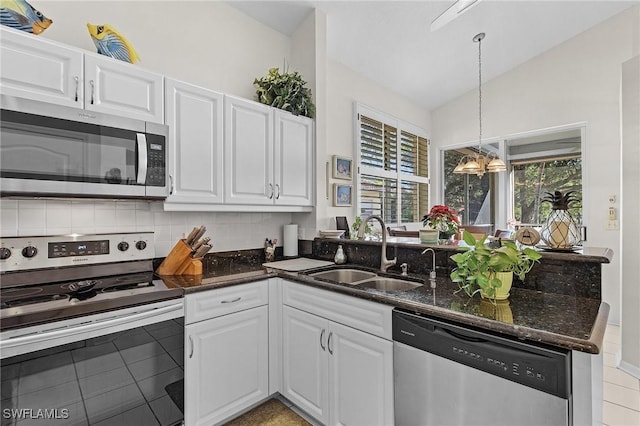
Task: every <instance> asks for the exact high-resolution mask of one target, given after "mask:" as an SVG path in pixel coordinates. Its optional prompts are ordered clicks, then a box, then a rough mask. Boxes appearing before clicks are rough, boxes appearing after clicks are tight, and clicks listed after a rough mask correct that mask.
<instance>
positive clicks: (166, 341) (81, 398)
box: [1, 319, 184, 426]
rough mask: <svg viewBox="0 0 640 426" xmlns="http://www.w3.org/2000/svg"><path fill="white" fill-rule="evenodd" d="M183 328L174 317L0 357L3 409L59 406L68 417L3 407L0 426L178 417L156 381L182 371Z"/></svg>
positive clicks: (106, 424) (102, 424)
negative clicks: (27, 415)
mask: <svg viewBox="0 0 640 426" xmlns="http://www.w3.org/2000/svg"><path fill="white" fill-rule="evenodd" d="M183 331H184V323H183V320H182V319H176V320H170V321H165V322H162V323H157V324H152V325H149V326H146V327H143V328H136V329H133V330H127V331H123V332H120V333H115V334H110V335H107V336H101V337H96V338H93V339H90V340H87V341H85V342H78V343H72V344H69V345H65V346H64V347H58V348H52V349H47V350H44V351H40V352H39V357H38V358H37V359H34V358H33V355H32V354H29V355H28V356H25V357H20V358H18V357H13V358H10V359H8V360H3V362H2V409H3V410H4V409H6V408H16V409H22V408H32V409H38V408H40V409H56V408H57V409H62V408H65V409H67V410H68V418H66V419H58V420H46V421H43V420H42V419H24V418H23V419H21V420H17V421H16V420H13V419H8V418H5V417H7V416H5V415H4V411H3V415H2V416H1V420H2V423H1V425H2V426H5V425H7V426H28V425H31V424H40V425H42V424H47V425H57V424H59V425H65V426H66V425H96V426H110V425H136V426H146V425H154V426H157V425H162V426H165V425H174V424H176V423H178V424H179V423H180V422H181V420H182V413H181V412H180V410H179V409H178V408H177V406H176V405H175V404H174V403H173V401H172V400H171V398H170V397H169V396H168V395H167V393H166V391H165V389H164V388H165V386H166V385H168V384H170V383H173V382H175V381H177V380H180V379H182V378H183V369H184V356H183V352H184V349H183V344H184V343H183V339H184V337H183V336H184V333H183ZM60 413H61V414H62V411H60Z"/></svg>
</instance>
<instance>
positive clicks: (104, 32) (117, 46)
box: [87, 24, 140, 64]
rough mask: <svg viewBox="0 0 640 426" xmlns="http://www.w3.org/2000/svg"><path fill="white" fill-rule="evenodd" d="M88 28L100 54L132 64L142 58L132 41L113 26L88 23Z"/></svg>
mask: <svg viewBox="0 0 640 426" xmlns="http://www.w3.org/2000/svg"><path fill="white" fill-rule="evenodd" d="M87 28H88V29H89V35H90V36H91V39H92V40H93V43H94V44H95V45H96V49H98V53H99V54H101V55H105V56H111V57H112V58H115V59H119V60H121V61H125V62H131V63H132V64H133V63H135V62H137V61H138V60H140V58H139V57H138V54H137V53H136V51H135V50H134V48H133V46H132V45H131V43H129V42H128V41H127V39H126V38H124V37H123V36H122V35H121V34H120V33H119V32H117V31H116V30H115V29H114V28H113V27H111V26H109V25H107V24H104V25H93V24H87Z"/></svg>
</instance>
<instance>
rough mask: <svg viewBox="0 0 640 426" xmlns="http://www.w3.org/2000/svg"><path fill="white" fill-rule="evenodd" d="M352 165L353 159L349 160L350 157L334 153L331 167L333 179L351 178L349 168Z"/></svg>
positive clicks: (350, 168)
mask: <svg viewBox="0 0 640 426" xmlns="http://www.w3.org/2000/svg"><path fill="white" fill-rule="evenodd" d="M352 166H353V161H352V160H351V158H347V157H341V156H339V155H334V156H333V167H332V170H333V172H332V173H331V176H333V178H334V179H349V180H351V177H352V173H351V170H352V168H353V167H352Z"/></svg>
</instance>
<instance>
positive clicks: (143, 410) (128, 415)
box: [94, 404, 158, 426]
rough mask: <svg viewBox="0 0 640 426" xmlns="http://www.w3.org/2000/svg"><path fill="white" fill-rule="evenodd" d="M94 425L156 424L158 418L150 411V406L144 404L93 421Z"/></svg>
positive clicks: (153, 425)
mask: <svg viewBox="0 0 640 426" xmlns="http://www.w3.org/2000/svg"><path fill="white" fill-rule="evenodd" d="M94 426H158V420H156V418H155V416H154V415H153V412H151V408H149V406H148V405H147V404H144V405H140V406H138V407H136V408H133V409H131V410H129V411H126V412H124V413H121V414H118V415H116V416H113V417H110V418H108V419H106V420H103V421H101V422H98V423H95V424H94Z"/></svg>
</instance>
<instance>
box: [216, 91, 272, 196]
mask: <svg viewBox="0 0 640 426" xmlns="http://www.w3.org/2000/svg"><path fill="white" fill-rule="evenodd" d="M224 105H225V109H224V113H225V116H224V124H225V165H226V166H227V170H226V175H225V201H226V202H227V203H231V204H273V199H274V197H275V187H274V185H273V180H272V175H273V109H272V108H270V107H269V106H267V105H263V104H260V103H257V102H252V101H249V100H246V99H241V98H236V97H233V96H226V97H225V104H224Z"/></svg>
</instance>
